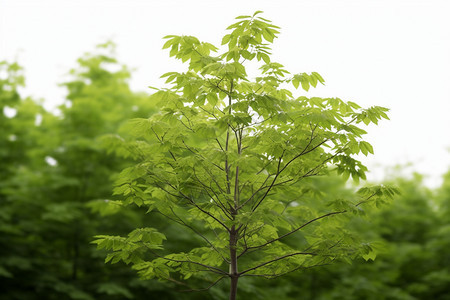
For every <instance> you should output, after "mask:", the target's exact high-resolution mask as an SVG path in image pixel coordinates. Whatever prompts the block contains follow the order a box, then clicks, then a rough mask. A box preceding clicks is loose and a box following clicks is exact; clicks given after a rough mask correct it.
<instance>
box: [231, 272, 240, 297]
mask: <svg viewBox="0 0 450 300" xmlns="http://www.w3.org/2000/svg"><path fill="white" fill-rule="evenodd" d="M238 279H239V277H238V276H231V285H230V300H236V294H237V285H238Z"/></svg>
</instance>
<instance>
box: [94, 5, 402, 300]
mask: <svg viewBox="0 0 450 300" xmlns="http://www.w3.org/2000/svg"><path fill="white" fill-rule="evenodd" d="M237 19H238V22H237V23H235V24H233V25H231V26H229V27H228V30H229V31H230V32H229V33H228V34H226V35H225V36H224V37H223V39H222V45H224V46H225V48H226V49H224V51H223V52H222V53H219V52H218V51H219V49H218V48H217V47H215V46H213V45H212V44H210V43H206V42H201V41H199V40H198V39H197V38H195V37H193V36H172V35H171V36H166V37H165V39H166V40H167V41H166V43H165V44H164V47H163V48H164V49H166V48H168V49H170V56H174V57H175V58H177V59H179V60H181V61H182V62H187V63H188V66H187V71H186V72H185V73H178V72H169V73H166V74H164V75H163V76H162V77H165V78H167V81H166V82H167V83H168V84H169V87H168V88H162V89H157V92H156V93H154V94H153V95H152V99H153V101H156V102H157V103H158V104H159V105H160V106H161V107H162V108H161V112H160V113H158V114H156V115H154V116H152V117H151V118H149V119H133V120H131V122H130V123H129V126H128V130H129V131H130V132H131V133H132V134H133V135H134V136H135V137H136V140H134V141H129V142H123V141H122V140H117V141H116V145H117V147H118V149H120V151H124V149H128V151H130V153H131V154H132V155H133V156H134V157H136V158H137V159H138V160H139V162H138V163H137V164H136V165H135V166H134V167H131V168H127V169H125V170H123V172H122V173H121V176H120V178H119V179H118V181H117V187H116V188H115V194H121V195H124V196H125V199H124V200H123V202H124V203H125V204H132V203H134V204H136V205H138V206H146V207H148V212H149V213H152V214H153V213H158V214H161V215H164V216H165V217H166V218H167V220H170V221H173V222H175V223H177V224H179V225H180V226H181V227H184V228H186V230H189V231H192V232H193V233H195V234H196V235H197V236H198V237H199V240H198V245H199V246H198V247H196V248H193V249H180V250H181V251H182V252H179V253H167V252H165V251H164V248H163V245H162V244H163V241H164V240H166V236H165V235H164V234H162V233H160V232H159V231H158V230H157V229H156V228H139V229H136V230H134V231H132V232H131V233H130V234H129V235H128V237H120V236H105V235H102V236H97V237H96V240H95V241H94V243H96V244H98V247H99V248H106V249H109V250H112V252H111V253H109V254H108V256H107V258H106V262H109V261H111V262H112V263H115V262H118V261H120V260H122V261H124V262H126V263H132V264H133V268H134V269H136V270H138V272H139V274H140V275H141V276H142V277H143V278H145V279H151V278H158V279H160V280H169V281H173V282H177V283H180V284H185V283H184V282H182V281H184V280H187V279H188V278H190V277H191V276H194V277H201V278H204V279H206V280H208V281H210V285H209V287H211V286H214V285H215V284H217V283H218V282H219V281H221V280H222V279H224V278H229V279H230V289H229V290H230V294H229V297H230V299H236V293H237V285H238V280H239V278H242V277H246V276H253V277H265V278H275V277H278V276H281V275H283V274H287V273H290V272H293V271H295V270H298V269H307V268H311V267H315V266H320V265H325V264H329V263H331V262H333V261H335V260H339V259H344V260H345V259H347V260H348V259H349V258H351V257H353V256H356V255H358V254H361V253H363V254H364V253H365V254H368V253H369V252H370V245H363V247H361V245H360V244H359V242H358V241H357V239H356V238H355V237H354V236H353V235H352V234H351V233H350V232H349V231H348V230H346V229H344V228H343V225H342V224H343V223H342V221H343V216H345V215H347V214H349V213H360V212H362V211H363V210H362V206H363V204H365V203H368V202H371V203H377V204H378V203H380V202H383V201H385V200H384V199H385V198H386V196H387V197H390V196H392V195H393V194H394V193H396V190H395V189H392V188H389V187H383V186H380V187H366V188H362V189H360V190H359V191H358V193H357V195H356V196H354V197H351V198H348V199H330V198H328V197H318V196H320V193H321V191H320V189H316V188H312V186H311V184H312V181H311V180H310V177H314V176H320V175H325V174H327V173H329V172H337V173H338V174H342V176H344V177H346V178H348V177H349V176H350V175H351V176H352V178H353V179H355V180H359V179H360V178H362V179H365V172H366V171H367V168H366V167H365V166H364V165H363V164H362V163H361V162H360V161H358V160H357V159H355V158H354V157H353V155H355V154H358V153H363V154H365V155H367V154H368V153H373V150H372V146H371V145H370V144H369V143H367V142H365V141H363V140H362V138H361V137H362V135H364V134H365V133H366V132H365V131H364V130H363V129H361V128H360V127H358V125H359V124H361V123H364V124H366V125H368V124H369V123H375V124H377V123H378V121H379V120H380V119H382V118H385V119H387V118H388V117H387V115H386V111H387V109H386V108H383V107H378V106H374V107H371V108H368V109H362V108H361V107H360V106H358V105H357V104H356V103H353V102H344V101H342V100H341V99H339V98H317V97H313V98H307V97H304V96H300V97H295V96H294V95H293V93H292V92H291V91H290V90H289V89H288V87H289V86H290V85H292V86H293V87H294V88H296V89H297V88H298V87H300V86H301V87H302V88H303V89H304V90H305V91H308V90H309V88H310V87H311V86H312V87H316V85H317V84H319V83H320V84H323V83H324V80H323V78H322V77H321V76H320V75H319V74H318V73H316V72H312V73H311V74H306V73H298V74H294V75H291V74H290V73H289V72H288V71H287V70H285V69H284V67H283V65H281V64H280V63H276V62H272V61H271V59H270V52H269V51H270V50H271V48H270V47H269V46H270V44H271V43H272V42H273V40H274V39H275V38H276V37H277V35H278V33H279V32H278V30H277V29H278V27H277V26H275V25H272V23H271V21H269V20H267V19H264V18H262V17H260V12H259V11H258V12H256V13H255V14H254V15H253V16H240V17H237ZM249 62H250V63H252V62H259V63H261V66H260V68H259V70H261V75H260V76H259V77H256V79H254V80H251V79H250V78H248V76H247V72H246V63H249ZM180 234H181V233H180ZM169 240H170V239H169Z"/></svg>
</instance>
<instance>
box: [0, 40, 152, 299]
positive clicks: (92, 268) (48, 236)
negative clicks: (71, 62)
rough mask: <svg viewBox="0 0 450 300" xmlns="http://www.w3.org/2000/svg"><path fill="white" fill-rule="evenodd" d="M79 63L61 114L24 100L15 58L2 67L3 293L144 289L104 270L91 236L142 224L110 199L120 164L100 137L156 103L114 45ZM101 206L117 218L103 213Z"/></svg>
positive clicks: (60, 294) (124, 273) (82, 294)
mask: <svg viewBox="0 0 450 300" xmlns="http://www.w3.org/2000/svg"><path fill="white" fill-rule="evenodd" d="M78 63H79V65H78V67H77V68H76V69H74V70H72V71H71V74H70V79H69V81H67V82H66V83H64V84H63V85H64V86H65V87H67V90H68V96H67V100H66V102H65V104H64V105H63V106H61V107H60V114H59V115H58V116H55V115H53V114H50V113H48V112H46V111H45V110H44V109H43V108H42V107H41V106H40V105H39V104H38V102H37V101H34V100H33V99H21V97H20V95H19V93H18V90H17V89H18V86H20V85H21V84H24V81H23V76H22V73H21V69H20V67H19V66H18V65H17V64H6V63H2V64H1V65H0V67H1V71H2V72H5V73H6V75H7V76H6V77H5V78H2V80H1V81H0V99H1V102H0V103H1V111H2V114H1V115H0V122H1V129H2V130H1V131H0V132H1V133H0V143H1V147H0V155H1V165H0V171H1V175H0V176H1V177H0V205H1V209H0V230H1V232H2V234H1V237H0V244H1V250H0V251H1V258H0V276H2V277H3V278H2V280H0V282H1V283H0V286H1V287H0V288H1V290H2V292H1V293H0V299H61V298H63V299H102V298H104V297H107V298H108V299H111V297H116V298H120V299H123V298H124V297H125V298H131V297H132V294H133V293H138V292H139V290H140V289H144V288H143V287H142V285H140V284H139V283H137V281H135V282H133V281H131V280H130V276H132V274H131V272H130V271H129V270H127V269H125V268H120V267H119V268H115V269H112V270H111V269H105V268H102V267H103V263H102V258H101V257H100V255H101V254H99V253H98V252H97V251H95V247H93V246H92V245H90V241H91V240H92V236H93V235H95V234H97V233H98V232H105V231H109V230H111V231H114V232H117V231H120V230H124V232H126V231H127V230H131V228H133V227H135V226H137V224H142V218H141V217H140V216H139V215H137V214H136V213H135V212H133V211H132V210H126V211H121V210H120V207H119V206H118V205H117V203H115V202H114V201H112V200H111V197H110V196H111V195H110V194H111V193H110V191H111V189H112V185H111V177H112V176H114V174H116V173H117V172H118V171H119V170H121V169H122V168H124V167H125V166H126V165H127V160H124V159H123V158H118V157H114V156H108V155H106V150H105V149H104V148H103V146H102V144H101V141H100V139H99V138H100V137H101V136H103V135H104V134H106V133H108V134H109V133H115V132H117V129H118V127H119V126H120V125H121V123H122V122H123V121H124V120H127V119H129V118H132V117H139V116H149V115H150V114H152V113H153V112H155V111H156V109H155V107H154V106H153V105H152V104H150V103H149V102H148V101H147V99H148V97H147V95H145V94H142V93H134V92H132V91H131V90H130V89H129V86H128V79H129V76H130V74H129V71H128V70H127V69H126V68H125V67H124V66H122V65H120V64H119V63H118V62H117V61H116V59H115V58H114V45H113V44H112V43H106V44H103V45H100V47H99V48H98V49H97V50H96V53H94V54H86V55H84V56H83V57H82V58H80V59H79V61H78ZM5 106H7V109H6V110H5V111H9V112H11V113H10V115H9V116H6V115H5V114H3V108H4V107H5ZM13 109H14V110H15V112H16V113H15V115H14V116H13V114H12V112H14V110H13ZM100 207H105V208H106V209H107V211H109V212H110V213H112V212H116V215H110V216H106V214H105V213H104V212H103V214H104V215H105V216H103V217H100V216H99V215H98V213H97V212H98V210H99V208H100ZM91 210H92V211H94V212H92V213H91ZM112 228H113V229H114V230H113V229H112ZM128 228H129V229H128ZM124 278H126V280H123V279H124ZM133 284H134V287H133V286H131V285H133ZM144 290H145V291H146V292H148V290H149V289H148V288H145V289H144ZM131 291H133V293H132V292H131Z"/></svg>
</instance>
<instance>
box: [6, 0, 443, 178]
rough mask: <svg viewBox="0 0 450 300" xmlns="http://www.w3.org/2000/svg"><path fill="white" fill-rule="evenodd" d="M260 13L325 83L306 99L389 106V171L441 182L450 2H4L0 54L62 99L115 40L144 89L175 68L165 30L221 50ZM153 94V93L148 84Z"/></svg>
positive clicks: (383, 162)
mask: <svg viewBox="0 0 450 300" xmlns="http://www.w3.org/2000/svg"><path fill="white" fill-rule="evenodd" d="M256 10H263V11H264V12H265V13H264V15H263V17H265V18H268V19H270V20H272V21H273V22H274V24H276V25H278V26H281V28H282V30H281V35H280V38H279V39H278V40H276V41H275V45H274V47H273V54H274V56H273V60H274V61H277V62H280V63H282V64H284V65H285V67H286V68H287V69H288V70H290V71H291V72H292V73H300V72H311V71H317V72H319V73H320V74H321V75H322V76H323V77H324V78H325V80H326V86H325V87H320V88H318V89H316V90H313V91H310V92H309V93H304V94H305V95H307V96H324V97H325V96H328V97H340V98H341V99H343V100H350V101H354V102H356V103H358V104H361V105H362V106H372V105H381V106H386V107H388V108H390V109H391V112H390V114H389V116H390V118H391V121H385V122H382V124H381V125H380V126H378V127H371V128H370V129H369V135H367V140H368V141H369V142H371V143H372V145H373V146H374V148H375V155H374V156H371V157H369V158H365V157H363V158H362V160H363V162H365V163H366V164H367V165H368V166H369V169H371V170H372V172H371V173H370V174H369V179H373V180H379V179H381V178H382V176H383V173H384V168H385V167H386V166H393V165H396V164H406V163H409V162H412V163H413V167H412V168H410V169H409V170H417V171H419V172H421V173H423V174H426V175H428V179H427V183H428V184H429V185H431V186H436V185H438V184H439V183H440V179H439V178H440V175H441V174H442V173H444V172H445V171H447V170H448V168H449V167H450V153H449V150H448V149H449V148H450V133H449V131H450V1H448V0H443V1H439V0H409V1H407V0H377V1H365V0H354V1H350V0H340V1H339V0H328V1H325V0H296V1H288V0H285V1H282V0H279V1H276V0H271V1H266V0H258V1H252V0H240V1H236V0H227V1H214V0H209V1H207V0H203V1H202V0H189V1H187V0H179V1H176V0H165V1H153V0H147V1H144V0H142V1H138V0H123V1H115V0H108V1H106V0H105V1H102V0H74V1H69V0H28V1H26V0H0V60H3V59H8V60H14V59H17V60H18V61H19V63H20V64H21V65H23V66H24V67H25V72H26V73H25V74H26V77H27V87H26V89H25V90H24V95H31V96H33V97H34V98H44V99H45V100H46V107H48V108H51V107H54V106H55V105H57V104H59V103H61V101H62V99H63V97H64V90H63V89H61V88H59V87H57V83H59V82H62V81H63V80H64V79H63V75H65V74H66V73H67V72H68V70H69V69H70V68H72V67H74V66H75V65H76V64H75V61H76V59H77V58H78V57H80V56H81V55H82V54H83V53H84V52H88V51H91V50H93V49H94V46H95V45H96V44H98V43H101V42H104V41H105V40H107V39H110V38H111V39H113V40H114V41H115V42H116V43H117V45H118V49H117V52H118V56H119V59H120V60H121V61H122V62H123V63H125V64H126V65H128V66H130V67H133V68H136V69H137V70H136V72H135V73H134V76H133V79H132V81H131V86H132V88H133V89H134V90H141V91H149V90H148V89H147V86H149V85H152V86H158V85H161V84H162V81H161V80H160V79H158V78H159V76H160V75H161V74H163V73H165V72H168V71H173V70H179V69H180V68H179V65H178V64H177V63H176V62H174V60H172V59H170V58H169V57H168V53H167V52H166V51H162V50H161V47H162V45H163V41H162V39H161V38H162V37H163V36H165V35H168V34H186V35H194V36H197V37H198V38H200V39H201V40H205V41H209V42H212V43H214V44H216V45H219V43H220V40H221V37H222V36H223V35H224V34H225V28H226V27H227V26H228V25H229V24H231V23H232V22H233V21H234V17H236V16H238V15H243V14H252V13H253V12H254V11H256ZM149 92H150V91H149Z"/></svg>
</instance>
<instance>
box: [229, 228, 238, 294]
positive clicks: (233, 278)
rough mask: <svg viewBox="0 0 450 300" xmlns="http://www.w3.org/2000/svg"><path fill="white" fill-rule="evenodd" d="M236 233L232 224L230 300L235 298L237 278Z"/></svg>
mask: <svg viewBox="0 0 450 300" xmlns="http://www.w3.org/2000/svg"><path fill="white" fill-rule="evenodd" d="M237 234H238V233H237V230H236V228H235V227H234V225H233V227H231V230H230V279H231V285H230V300H236V294H237V284H238V279H239V275H238V266H237V253H236V244H237Z"/></svg>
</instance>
